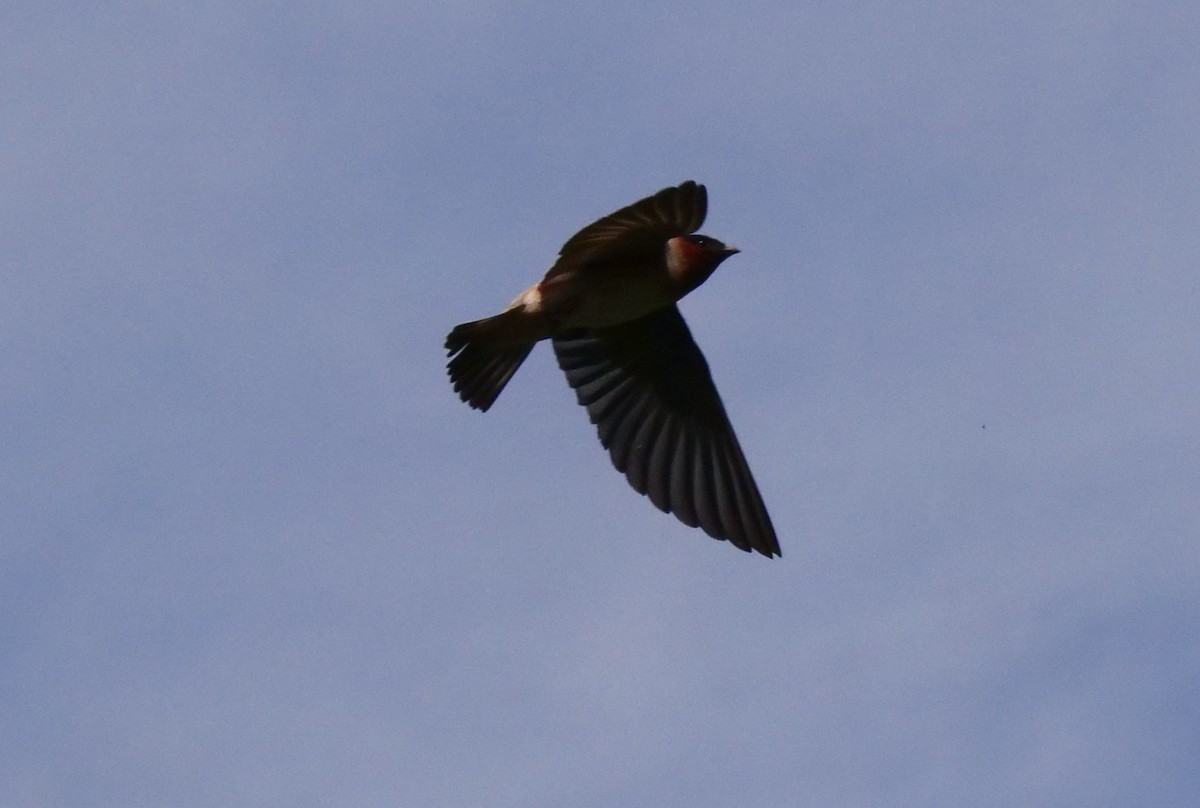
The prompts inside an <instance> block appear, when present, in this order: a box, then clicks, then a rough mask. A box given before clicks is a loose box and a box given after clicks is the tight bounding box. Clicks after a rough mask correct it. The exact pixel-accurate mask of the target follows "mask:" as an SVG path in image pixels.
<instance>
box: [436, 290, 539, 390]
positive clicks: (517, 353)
mask: <svg viewBox="0 0 1200 808" xmlns="http://www.w3.org/2000/svg"><path fill="white" fill-rule="evenodd" d="M513 325H515V324H514V323H511V322H510V321H509V320H508V318H507V317H506V313H505V314H498V315H496V316H495V317H488V318H487V319H485V320H476V321H475V322H472V323H463V324H462V325H456V326H455V327H454V330H453V331H451V332H450V334H449V336H447V337H446V352H447V353H448V354H449V355H450V361H449V362H447V363H446V368H447V369H448V370H449V371H450V381H452V382H453V383H454V392H456V393H458V396H459V398H461V399H462V400H463V401H465V402H467V403H468V404H470V405H471V406H472V407H474V408H475V409H477V410H483V411H485V412H486V411H487V409H488V408H489V407H491V406H492V404H494V403H495V401H496V397H497V396H498V395H500V391H501V390H503V389H504V385H506V384H508V380H509V379H511V378H512V377H513V374H514V373H516V372H517V368H519V367H521V363H522V362H524V361H525V357H527V356H529V352H530V351H532V350H533V346H534V345H535V344H536V340H528V341H521V340H520V339H519V337H517V336H516V335H515V334H514V333H513V331H514V329H513V327H512V326H513Z"/></svg>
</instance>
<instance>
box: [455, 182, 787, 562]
mask: <svg viewBox="0 0 1200 808" xmlns="http://www.w3.org/2000/svg"><path fill="white" fill-rule="evenodd" d="M707 208H708V194H707V192H706V191H705V188H704V186H703V185H697V184H696V183H695V182H691V181H689V182H685V183H683V184H682V185H679V186H678V187H675V188H664V189H663V190H661V191H659V192H658V193H656V194H654V195H653V196H648V197H646V198H645V199H643V200H641V201H640V202H635V203H634V204H632V205H629V206H628V207H625V208H621V209H620V210H618V211H616V212H615V213H612V214H609V215H608V216H605V217H604V218H603V219H600V220H599V221H596V222H593V223H592V224H590V225H588V226H587V227H585V228H583V229H582V230H580V231H579V232H578V233H576V234H575V235H574V236H572V237H571V238H570V239H569V240H568V241H567V243H566V244H564V245H563V247H562V250H561V251H560V252H559V254H558V260H557V261H556V262H555V263H554V266H552V267H551V268H550V271H549V272H547V273H546V276H545V277H544V278H542V280H540V281H539V282H537V283H535V284H534V285H533V286H530V287H529V288H528V289H526V290H525V291H524V292H521V294H519V295H517V297H516V299H515V300H513V302H512V303H510V304H509V305H508V308H506V309H504V311H502V312H500V313H499V314H497V315H496V316H495V317H488V318H486V319H484V320H475V321H474V322H470V323H463V324H461V325H458V326H455V327H454V330H452V331H451V332H450V334H449V336H447V337H446V351H447V353H448V355H449V357H450V360H449V362H448V363H447V368H448V370H449V372H450V379H451V381H452V382H453V383H454V390H455V392H457V393H458V395H459V397H460V398H462V400H463V401H465V402H466V403H467V404H470V405H471V406H472V407H474V408H475V409H478V410H483V411H486V410H487V409H488V408H489V407H491V406H492V404H493V403H494V402H495V401H496V397H497V396H498V395H500V391H501V390H503V389H504V385H506V384H507V383H508V380H509V379H511V378H512V375H513V374H514V373H516V371H517V368H518V367H520V365H521V363H522V362H523V361H525V357H527V356H528V355H529V352H530V351H531V350H532V349H533V346H534V345H535V344H536V343H538V342H540V341H541V340H544V339H549V340H550V341H551V342H552V343H553V345H554V354H555V356H556V357H557V358H558V365H559V367H560V368H562V370H563V372H564V373H565V374H566V376H567V383H568V384H570V385H571V388H572V389H573V390H574V391H575V396H576V398H577V399H578V400H579V403H580V404H582V405H583V406H584V407H586V408H587V411H588V416H589V417H590V418H591V421H592V423H593V424H595V425H596V427H597V430H598V432H599V434H600V442H601V443H602V444H603V445H604V448H605V449H607V450H608V452H609V455H610V456H611V458H612V462H613V465H614V466H616V467H617V470H618V471H620V472H622V473H624V475H625V477H626V479H627V480H628V481H629V484H630V485H631V486H633V489H634V490H635V491H637V492H638V493H639V494H645V495H646V496H648V497H649V498H650V501H651V502H653V503H654V505H655V506H656V507H658V508H659V509H660V510H662V511H665V512H667V513H673V514H675V516H676V517H677V518H678V519H679V521H681V522H683V523H684V524H685V525H688V526H690V527H700V528H701V529H703V530H704V532H705V533H707V534H708V535H710V536H712V537H713V538H715V539H723V540H728V541H729V542H731V543H732V544H733V545H734V546H736V547H738V548H740V549H742V550H745V551H746V552H749V551H751V550H757V551H758V552H759V553H762V554H763V555H765V556H767V557H768V558H769V557H771V556H777V555H779V554H780V552H779V540H778V539H777V538H776V536H775V528H774V527H773V526H772V525H771V518H770V517H769V516H768V515H767V509H766V506H765V505H764V504H763V500H762V496H761V495H760V494H759V493H758V486H757V485H755V483H754V477H753V476H752V475H751V473H750V467H749V466H748V465H747V463H746V458H745V456H744V455H743V454H742V448H741V446H739V445H738V440H737V437H736V436H735V435H734V433H733V427H732V426H731V425H730V423H729V418H728V416H727V415H726V414H725V407H724V405H722V404H721V397H720V395H718V394H717V388H716V387H715V386H714V385H713V381H712V376H711V375H710V374H709V371H708V363H707V362H706V361H705V359H704V355H703V354H702V353H700V349H699V348H698V347H696V343H695V341H693V339H692V335H691V332H690V331H689V330H688V327H687V324H686V323H685V322H684V321H683V316H682V315H680V313H679V309H678V307H676V305H675V303H676V301H678V300H679V299H680V298H681V297H683V296H684V295H686V294H687V293H688V292H690V291H692V290H693V289H695V288H696V287H697V286H699V285H700V284H702V283H704V281H705V280H707V279H708V276H709V275H711V274H712V273H713V271H714V270H715V269H716V268H717V266H718V265H720V263H721V262H722V261H724V260H725V259H726V258H728V257H729V256H731V255H733V254H734V253H736V252H738V250H737V249H735V248H733V247H729V246H727V245H725V244H723V243H721V242H720V241H718V240H717V239H715V238H712V237H710V236H702V235H699V234H696V230H698V229H699V228H700V225H701V224H702V223H703V222H704V216H705V213H706V212H707Z"/></svg>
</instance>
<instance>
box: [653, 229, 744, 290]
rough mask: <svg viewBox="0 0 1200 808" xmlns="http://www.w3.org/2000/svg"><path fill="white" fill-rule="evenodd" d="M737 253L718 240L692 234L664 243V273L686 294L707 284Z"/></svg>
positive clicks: (736, 249) (736, 250) (734, 248)
mask: <svg viewBox="0 0 1200 808" xmlns="http://www.w3.org/2000/svg"><path fill="white" fill-rule="evenodd" d="M737 252H740V251H739V250H738V248H737V247H731V246H729V245H727V244H726V243H725V242H723V241H721V240H720V239H715V238H713V237H712V236H702V235H699V234H698V233H693V234H691V235H687V236H676V237H675V238H673V239H671V240H670V241H668V242H667V269H668V271H669V272H670V273H671V278H672V279H673V280H675V281H676V282H678V283H680V284H681V285H683V286H684V287H685V288H686V290H687V291H689V292H690V291H691V290H692V289H695V288H696V287H697V286H699V285H700V284H702V283H704V282H705V281H706V280H708V276H709V275H711V274H713V270H715V269H716V268H717V267H718V266H719V265H720V263H721V262H722V261H724V260H725V259H726V258H728V257H729V256H731V255H733V254H735V253H737Z"/></svg>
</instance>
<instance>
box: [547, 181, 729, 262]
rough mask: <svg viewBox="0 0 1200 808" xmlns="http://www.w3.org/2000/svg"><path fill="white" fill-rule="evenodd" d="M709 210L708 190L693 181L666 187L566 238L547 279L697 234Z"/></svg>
mask: <svg viewBox="0 0 1200 808" xmlns="http://www.w3.org/2000/svg"><path fill="white" fill-rule="evenodd" d="M707 213H708V192H707V191H706V190H705V188H704V186H703V185H699V184H697V183H695V182H693V181H692V180H688V181H687V182H685V183H682V184H680V185H677V186H675V187H672V188H664V189H662V190H661V191H659V192H658V193H656V194H654V195H653V196H648V197H646V198H645V199H642V200H639V201H637V202H634V203H633V204H632V205H628V206H626V207H624V208H621V209H620V210H618V211H616V212H615V213H610V214H609V215H607V216H605V217H604V218H603V219H600V220H598V221H595V222H592V223H591V224H589V225H588V226H587V227H585V228H583V229H582V230H580V231H579V232H578V233H576V234H575V235H573V236H571V238H570V239H568V240H567V243H566V244H564V245H563V246H562V249H561V250H560V251H559V253H558V260H557V261H556V262H555V264H554V266H553V267H551V269H550V271H549V272H548V273H546V277H547V278H552V277H554V276H555V275H557V274H559V273H560V272H564V271H567V270H569V269H577V268H579V267H582V266H586V265H588V264H590V263H602V264H607V263H608V262H609V261H611V260H613V259H614V258H615V257H616V256H618V255H619V254H626V253H629V254H633V253H637V252H638V251H640V250H646V249H659V248H661V247H662V245H663V244H665V243H666V242H667V240H668V239H672V238H674V237H675V236H683V235H687V234H688V233H694V232H696V231H697V230H699V229H700V225H702V224H704V217H705V215H706V214H707Z"/></svg>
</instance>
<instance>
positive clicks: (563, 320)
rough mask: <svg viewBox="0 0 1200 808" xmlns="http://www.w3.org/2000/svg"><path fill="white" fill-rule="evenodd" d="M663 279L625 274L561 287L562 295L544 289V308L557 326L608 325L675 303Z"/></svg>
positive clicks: (642, 315) (584, 326)
mask: <svg viewBox="0 0 1200 808" xmlns="http://www.w3.org/2000/svg"><path fill="white" fill-rule="evenodd" d="M589 280H591V279H589ZM664 280H665V279H664V278H661V277H644V276H643V277H636V276H635V277H630V276H628V275H626V276H624V277H604V278H598V279H594V280H591V282H590V283H588V284H587V286H586V287H585V288H575V289H569V288H564V289H563V290H562V291H563V293H562V294H561V296H559V295H556V294H555V291H556V290H554V289H553V288H547V289H543V294H544V296H545V302H546V304H547V310H548V311H549V312H550V313H551V315H552V317H553V319H554V320H555V321H556V323H557V324H558V326H559V327H560V328H607V327H609V326H614V325H620V324H621V323H627V322H629V321H630V320H636V319H638V318H639V317H644V316H645V315H647V314H650V313H651V312H654V311H658V310H659V309H663V308H666V307H667V306H670V305H671V304H672V303H674V302H675V295H674V294H672V290H671V288H670V285H669V284H668V283H665V282H664ZM555 298H557V299H555ZM555 304H557V305H555Z"/></svg>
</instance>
